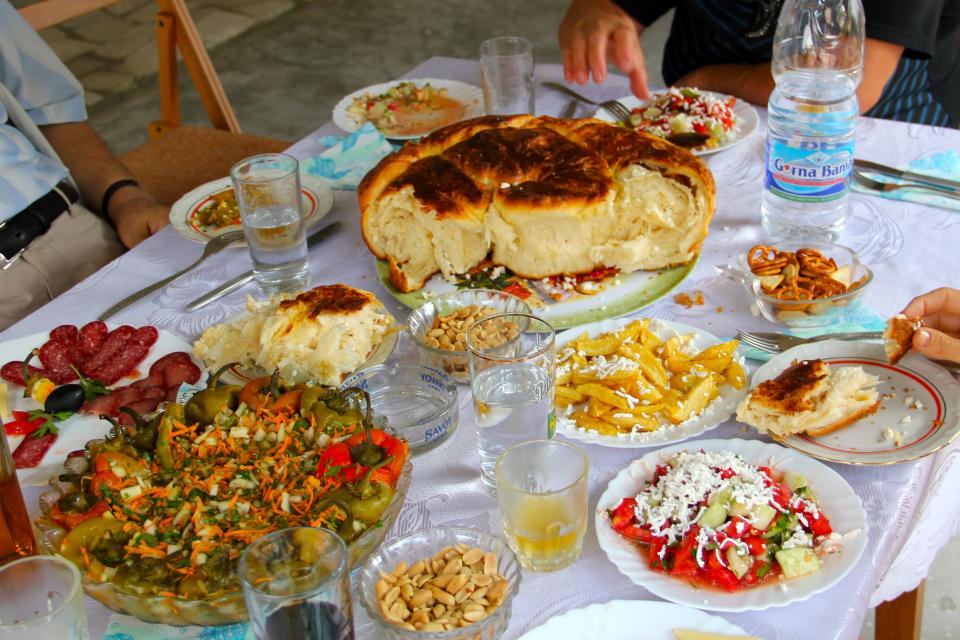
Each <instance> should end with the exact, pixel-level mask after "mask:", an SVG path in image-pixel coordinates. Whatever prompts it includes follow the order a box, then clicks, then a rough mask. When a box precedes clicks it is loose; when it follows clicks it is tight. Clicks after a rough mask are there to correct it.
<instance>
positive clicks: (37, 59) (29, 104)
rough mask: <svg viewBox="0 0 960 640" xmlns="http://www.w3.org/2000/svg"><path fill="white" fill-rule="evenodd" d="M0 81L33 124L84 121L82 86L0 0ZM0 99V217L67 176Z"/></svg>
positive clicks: (45, 191) (4, 218)
mask: <svg viewBox="0 0 960 640" xmlns="http://www.w3.org/2000/svg"><path fill="white" fill-rule="evenodd" d="M0 84H3V86H4V87H6V89H7V90H8V91H9V92H10V93H11V94H13V96H14V98H16V100H17V101H18V102H19V103H20V105H21V106H22V107H23V109H24V110H25V111H26V112H27V115H29V116H30V118H31V119H32V120H33V122H34V123H36V124H37V125H44V124H57V123H62V122H80V121H83V120H86V118H87V110H86V107H85V106H84V102H83V88H82V87H81V86H80V83H79V82H77V79H76V78H75V77H74V76H73V74H71V73H70V71H69V70H67V68H66V67H65V66H64V64H63V63H62V62H60V60H59V58H57V55H56V54H55V53H54V52H53V50H52V49H50V47H49V46H47V44H46V43H45V42H44V41H43V40H42V39H41V38H40V36H38V35H37V33H36V31H34V30H33V29H32V28H31V27H30V25H29V24H27V22H26V21H25V20H24V19H23V18H22V17H21V16H20V14H19V13H18V12H17V10H16V9H14V8H13V7H12V6H11V5H10V3H9V2H8V0H0ZM8 119H9V114H8V113H7V110H6V109H5V108H4V107H3V104H2V103H0V220H6V219H7V218H10V217H11V216H13V215H15V214H17V213H19V212H20V211H22V210H23V209H24V208H26V206H27V205H28V204H30V203H31V202H33V201H34V200H36V199H37V198H39V197H41V196H43V195H44V194H46V193H47V192H49V191H50V189H51V188H52V187H53V186H54V185H56V184H57V183H58V182H60V181H61V180H63V179H64V178H65V177H66V176H67V169H66V167H64V166H63V165H62V164H60V163H59V162H57V161H56V160H53V159H52V158H48V157H47V156H45V155H44V154H42V153H40V152H39V151H37V149H36V148H35V147H34V146H33V144H32V143H31V142H30V141H29V140H28V139H27V138H26V137H25V136H24V135H23V134H22V133H21V132H20V131H18V130H17V129H16V128H15V127H14V126H13V125H12V123H10V122H8Z"/></svg>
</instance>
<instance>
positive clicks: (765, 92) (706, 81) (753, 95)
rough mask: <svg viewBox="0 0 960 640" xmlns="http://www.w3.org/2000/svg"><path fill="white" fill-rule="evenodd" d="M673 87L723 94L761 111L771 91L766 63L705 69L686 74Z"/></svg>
mask: <svg viewBox="0 0 960 640" xmlns="http://www.w3.org/2000/svg"><path fill="white" fill-rule="evenodd" d="M674 84H675V85H676V86H687V87H699V88H700V89H704V90H706V91H715V92H717V93H726V94H729V95H732V96H736V97H738V98H740V99H741V100H746V101H747V102H751V103H753V104H756V105H759V106H763V107H765V106H766V105H767V101H768V100H769V99H770V94H771V93H772V92H773V87H774V82H773V76H772V75H771V74H770V63H769V62H766V63H762V64H753V65H747V64H714V65H708V66H706V67H701V68H699V69H697V70H696V71H693V72H692V73H689V74H687V75H686V76H684V77H683V78H681V79H680V80H678V81H677V82H675V83H674Z"/></svg>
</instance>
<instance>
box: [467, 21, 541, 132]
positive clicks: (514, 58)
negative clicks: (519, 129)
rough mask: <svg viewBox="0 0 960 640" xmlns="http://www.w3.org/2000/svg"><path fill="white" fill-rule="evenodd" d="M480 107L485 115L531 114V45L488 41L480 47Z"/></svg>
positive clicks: (510, 39) (514, 40)
mask: <svg viewBox="0 0 960 640" xmlns="http://www.w3.org/2000/svg"><path fill="white" fill-rule="evenodd" d="M480 76H481V79H482V83H483V106H484V109H485V110H486V112H487V115H514V114H518V113H529V114H531V115H532V114H533V110H534V91H533V43H532V42H530V41H529V40H527V39H526V38H515V37H506V38H491V39H490V40H487V41H486V42H484V43H483V44H481V45H480Z"/></svg>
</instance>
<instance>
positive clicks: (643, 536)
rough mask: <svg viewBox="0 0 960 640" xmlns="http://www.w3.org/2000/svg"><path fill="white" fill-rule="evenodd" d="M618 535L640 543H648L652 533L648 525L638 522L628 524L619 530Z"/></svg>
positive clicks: (651, 538)
mask: <svg viewBox="0 0 960 640" xmlns="http://www.w3.org/2000/svg"><path fill="white" fill-rule="evenodd" d="M619 533H620V535H622V536H623V537H625V538H630V539H631V540H634V541H636V542H639V543H641V544H649V543H650V541H651V540H653V534H652V533H651V532H650V527H648V526H640V525H638V524H628V525H627V526H625V527H624V528H623V529H620V531H619Z"/></svg>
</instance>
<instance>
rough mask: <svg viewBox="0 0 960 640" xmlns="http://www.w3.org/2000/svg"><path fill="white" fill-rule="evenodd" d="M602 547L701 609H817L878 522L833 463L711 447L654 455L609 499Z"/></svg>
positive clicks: (644, 580) (634, 576)
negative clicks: (798, 605) (811, 604)
mask: <svg viewBox="0 0 960 640" xmlns="http://www.w3.org/2000/svg"><path fill="white" fill-rule="evenodd" d="M596 529H597V538H598V540H599V543H600V547H601V548H602V549H603V550H604V552H606V554H607V557H608V558H609V559H610V561H611V562H613V563H614V564H615V565H616V567H617V569H618V570H619V571H620V572H621V573H623V574H624V575H625V576H627V577H628V578H630V580H632V581H633V582H634V583H635V584H638V585H640V586H642V587H644V588H646V589H648V590H649V591H650V592H652V593H653V594H655V595H657V596H659V597H661V598H664V599H666V600H669V601H671V602H675V603H678V604H684V605H688V606H691V607H696V608H699V609H708V610H713V611H748V610H762V609H766V608H769V607H781V606H785V605H787V604H790V603H792V602H798V601H801V600H806V599H807V598H809V597H810V596H812V595H814V594H815V593H819V592H821V591H823V590H825V589H828V588H830V587H831V586H833V585H834V584H836V583H837V582H838V581H840V580H841V579H842V578H843V577H844V576H845V575H847V573H848V572H849V571H850V570H851V569H852V568H853V567H854V565H855V564H856V563H857V560H859V558H860V556H861V555H862V554H863V552H864V550H865V548H866V544H867V514H866V512H865V511H864V509H863V505H862V503H861V502H860V498H858V497H857V495H856V494H855V493H854V492H853V489H852V488H851V487H850V485H849V484H847V482H846V481H845V480H844V479H843V478H842V477H841V476H840V475H838V474H837V473H836V472H835V471H833V470H832V469H830V468H829V467H827V466H826V465H824V464H822V463H820V462H817V461H816V460H812V459H810V458H807V457H805V456H800V455H797V454H796V453H794V452H791V451H790V450H788V449H786V448H784V447H781V446H779V445H775V444H767V443H765V442H761V441H758V440H739V439H732V440H703V441H699V442H695V443H687V444H685V445H675V446H672V447H667V448H664V449H660V450H658V451H655V452H653V453H649V454H647V455H645V456H644V457H642V458H640V459H638V460H635V461H634V462H633V463H631V464H630V465H629V466H628V467H627V468H625V469H623V470H622V471H621V472H620V473H619V474H617V476H616V477H615V478H614V479H613V480H612V481H611V482H610V484H609V485H608V486H607V489H606V491H604V493H603V495H602V496H601V497H600V500H599V502H598V505H597V513H596Z"/></svg>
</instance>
